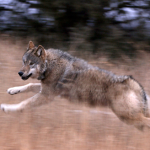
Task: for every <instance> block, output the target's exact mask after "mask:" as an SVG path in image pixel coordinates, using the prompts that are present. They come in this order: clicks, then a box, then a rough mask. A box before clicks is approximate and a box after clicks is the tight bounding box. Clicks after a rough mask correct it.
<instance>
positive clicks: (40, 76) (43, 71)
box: [37, 60, 48, 80]
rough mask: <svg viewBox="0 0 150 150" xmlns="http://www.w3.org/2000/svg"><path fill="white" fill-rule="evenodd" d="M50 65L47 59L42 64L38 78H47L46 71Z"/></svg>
mask: <svg viewBox="0 0 150 150" xmlns="http://www.w3.org/2000/svg"><path fill="white" fill-rule="evenodd" d="M47 67H48V61H47V60H45V62H44V63H43V64H42V66H41V70H40V75H39V77H38V78H37V79H38V80H43V79H45V73H46V68H47Z"/></svg>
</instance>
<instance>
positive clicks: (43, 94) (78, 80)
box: [0, 41, 150, 130]
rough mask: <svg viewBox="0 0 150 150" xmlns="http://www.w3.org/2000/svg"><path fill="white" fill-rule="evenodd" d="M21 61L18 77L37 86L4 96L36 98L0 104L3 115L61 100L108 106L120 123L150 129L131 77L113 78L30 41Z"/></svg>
mask: <svg viewBox="0 0 150 150" xmlns="http://www.w3.org/2000/svg"><path fill="white" fill-rule="evenodd" d="M22 61H23V67H22V68H21V70H20V71H19V72H18V74H19V76H20V77H21V78H22V79H23V80H27V79H28V78H34V79H37V80H39V81H40V83H29V84H27V85H24V86H18V87H12V88H9V89H8V90H7V92H8V93H9V94H11V95H14V94H18V93H23V92H29V91H32V92H35V93H36V94H35V95H34V96H33V97H31V98H28V99H26V100H24V101H22V102H20V103H18V104H1V105H0V107H1V109H2V110H3V111H4V112H16V111H22V110H24V109H26V108H29V107H32V106H39V105H42V104H46V103H48V102H51V101H53V100H54V98H55V97H56V96H61V97H65V98H66V99H68V100H70V101H71V102H85V103H87V104H88V105H90V106H108V107H109V108H111V109H112V111H113V112H114V113H115V114H116V116H117V117H118V118H119V119H120V120H121V121H123V122H125V123H126V124H129V125H134V126H135V127H136V128H138V129H139V130H142V129H143V128H144V127H150V118H149V116H150V112H149V98H148V96H147V95H146V93H145V91H144V89H143V87H142V86H141V85H140V84H139V83H138V82H137V81H136V80H135V79H134V78H133V77H132V76H128V75H124V76H119V75H115V74H113V73H112V72H109V71H106V70H103V69H100V68H98V67H95V66H92V65H90V64H89V63H87V62H86V61H84V60H82V59H79V58H76V57H74V56H72V55H70V54H69V53H67V52H63V51H61V50H57V49H53V48H51V49H48V50H45V49H44V47H43V46H42V45H39V46H38V47H36V46H35V45H34V43H33V42H32V41H29V44H28V48H27V51H26V52H25V53H24V55H23V57H22Z"/></svg>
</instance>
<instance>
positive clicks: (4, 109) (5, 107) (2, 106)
mask: <svg viewBox="0 0 150 150" xmlns="http://www.w3.org/2000/svg"><path fill="white" fill-rule="evenodd" d="M0 108H1V110H2V111H4V112H8V111H7V105H6V104H1V105H0Z"/></svg>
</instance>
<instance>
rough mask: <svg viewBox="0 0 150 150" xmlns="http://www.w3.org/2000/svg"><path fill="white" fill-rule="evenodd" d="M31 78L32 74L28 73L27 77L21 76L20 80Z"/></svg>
mask: <svg viewBox="0 0 150 150" xmlns="http://www.w3.org/2000/svg"><path fill="white" fill-rule="evenodd" d="M31 76H32V73H30V74H29V75H28V76H25V77H24V76H22V77H21V78H22V80H27V79H28V78H29V77H31Z"/></svg>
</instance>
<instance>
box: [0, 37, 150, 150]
mask: <svg viewBox="0 0 150 150" xmlns="http://www.w3.org/2000/svg"><path fill="white" fill-rule="evenodd" d="M25 44H27V42H25V41H22V42H21V40H20V41H18V40H14V39H13V40H8V38H7V37H3V38H1V40H0V103H18V102H20V101H22V100H24V99H26V98H28V97H30V96H32V95H33V93H29V94H18V95H13V96H11V95H8V94H7V93H6V90H7V89H8V88H10V87H13V86H18V85H24V84H27V83H29V82H36V81H35V80H31V79H29V80H27V81H23V80H21V79H20V78H19V76H18V74H17V72H18V71H19V69H20V68H21V66H22V61H21V57H22V55H23V53H24V51H25V48H26V47H27V45H25ZM71 53H73V52H71ZM81 57H82V56H81ZM88 57H89V56H86V58H88ZM84 58H85V55H84ZM149 58H150V54H149V53H146V52H143V51H142V50H141V51H139V53H138V55H137V58H136V59H133V60H131V59H129V58H127V57H125V56H122V57H121V58H120V59H119V60H118V61H113V62H110V61H108V59H107V57H105V56H103V55H102V54H99V55H97V56H90V58H88V59H87V60H88V61H89V62H90V63H92V64H93V65H97V66H99V67H101V68H103V69H108V70H111V71H113V72H114V73H117V74H120V75H122V74H127V75H133V76H134V77H135V79H137V80H138V81H139V82H140V83H141V84H142V85H143V86H144V88H145V90H146V91H147V93H149V94H150V90H149V87H150V86H149V81H150V71H149V68H150V59H149ZM149 141H150V130H149V129H145V131H144V132H140V131H138V130H137V129H135V128H134V127H133V126H128V125H126V124H124V123H122V122H121V121H120V120H119V119H118V118H117V117H116V116H115V115H114V114H113V113H112V111H111V110H110V109H108V108H88V107H85V106H83V105H82V106H79V105H77V104H76V105H74V104H71V103H69V102H67V101H66V100H65V99H60V98H56V99H55V101H53V102H52V103H50V104H48V105H44V106H41V107H38V108H32V109H30V110H25V111H23V112H22V113H9V114H7V113H4V112H2V111H0V150H70V149H71V150H149V149H150V142H149Z"/></svg>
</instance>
